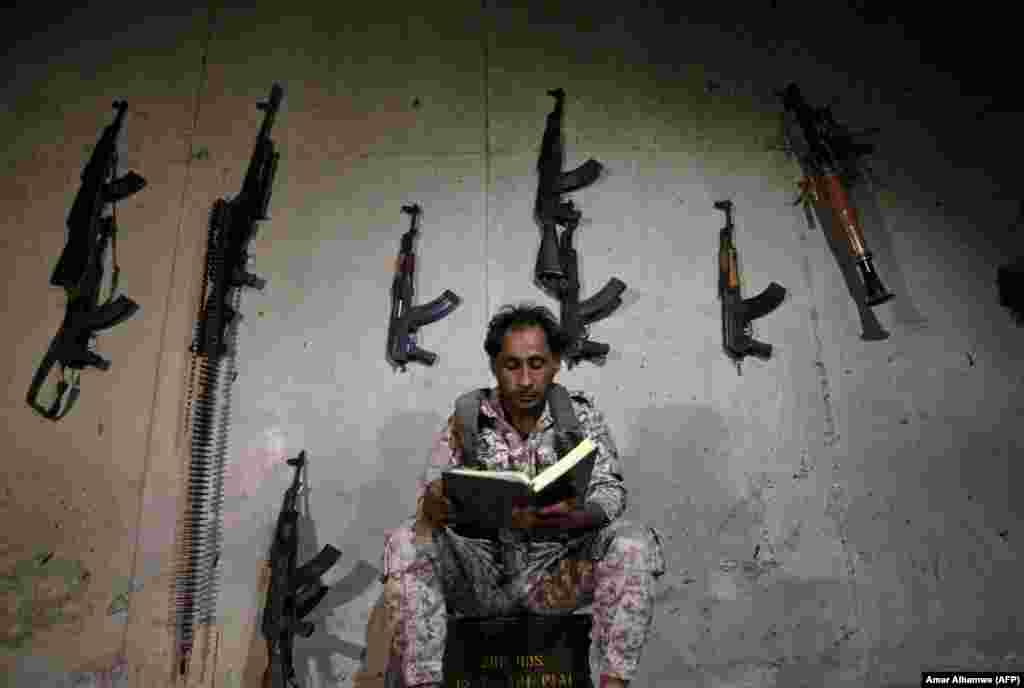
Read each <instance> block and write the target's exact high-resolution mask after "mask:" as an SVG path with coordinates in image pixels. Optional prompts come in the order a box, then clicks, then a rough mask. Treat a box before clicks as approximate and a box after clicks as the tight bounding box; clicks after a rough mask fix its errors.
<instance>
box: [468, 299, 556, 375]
mask: <svg viewBox="0 0 1024 688" xmlns="http://www.w3.org/2000/svg"><path fill="white" fill-rule="evenodd" d="M524 327H541V328H543V329H544V337H545V339H547V344H548V348H549V349H551V353H552V354H554V355H555V356H561V355H562V353H563V352H564V351H565V350H566V349H567V348H568V347H569V337H568V336H566V334H565V332H563V330H562V327H561V326H560V325H559V324H558V321H557V320H556V319H555V315H554V314H553V313H552V312H551V311H550V310H548V309H547V308H545V307H544V306H538V305H536V304H533V303H529V302H524V303H520V304H518V305H515V306H511V305H509V306H502V308H501V310H499V311H498V312H497V313H496V314H495V316H494V317H493V318H491V322H490V323H489V324H488V325H487V338H486V339H485V340H484V351H486V352H487V355H488V356H489V357H490V359H491V363H494V361H495V359H497V358H498V354H499V353H501V347H502V345H503V344H504V341H505V335H506V334H507V333H508V331H509V330H518V329H521V328H524Z"/></svg>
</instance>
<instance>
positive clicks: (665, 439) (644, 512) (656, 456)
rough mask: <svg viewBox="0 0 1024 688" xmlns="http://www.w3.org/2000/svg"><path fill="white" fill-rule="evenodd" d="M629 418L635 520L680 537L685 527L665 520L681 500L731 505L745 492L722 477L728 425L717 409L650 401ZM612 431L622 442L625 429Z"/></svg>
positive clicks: (627, 460)
mask: <svg viewBox="0 0 1024 688" xmlns="http://www.w3.org/2000/svg"><path fill="white" fill-rule="evenodd" d="M628 418H629V420H628V421H627V422H628V423H629V437H630V444H631V447H630V451H629V453H628V455H622V452H621V450H620V458H621V461H622V471H623V480H624V482H625V484H626V489H627V490H628V491H629V504H630V506H629V510H628V516H627V517H628V518H629V519H630V520H637V521H642V522H649V523H650V524H651V525H653V526H655V527H656V528H658V529H659V530H662V531H663V532H664V533H665V534H666V535H667V536H678V535H679V534H680V533H679V532H678V530H679V527H680V526H679V525H677V524H674V523H672V522H671V520H668V522H666V521H667V519H671V517H672V515H673V514H674V512H675V511H676V509H677V507H678V506H679V505H680V504H682V503H684V502H685V503H687V504H696V505H697V506H700V505H706V506H715V505H717V506H720V507H721V508H722V509H723V510H726V509H728V507H729V506H730V505H732V504H733V503H734V502H735V501H736V499H737V498H738V497H739V496H740V495H739V493H738V490H735V489H730V488H729V486H728V485H725V484H724V483H723V481H722V479H721V478H722V476H724V475H725V474H726V471H725V470H724V468H725V466H724V462H725V461H727V459H726V458H724V457H727V456H728V454H729V451H728V440H729V428H728V426H727V425H726V419H725V418H724V417H723V416H722V415H720V414H719V413H717V412H716V411H714V410H713V409H712V408H710V407H708V406H696V405H679V404H677V405H670V406H662V407H653V406H649V407H644V408H641V409H637V410H634V411H632V412H631V413H630V415H629V416H628ZM611 432H612V436H613V437H615V438H616V439H617V441H620V442H621V440H620V439H619V438H621V437H622V432H621V430H620V429H619V428H612V429H611ZM666 548H668V545H667V543H666ZM668 554H669V553H668V552H666V558H668Z"/></svg>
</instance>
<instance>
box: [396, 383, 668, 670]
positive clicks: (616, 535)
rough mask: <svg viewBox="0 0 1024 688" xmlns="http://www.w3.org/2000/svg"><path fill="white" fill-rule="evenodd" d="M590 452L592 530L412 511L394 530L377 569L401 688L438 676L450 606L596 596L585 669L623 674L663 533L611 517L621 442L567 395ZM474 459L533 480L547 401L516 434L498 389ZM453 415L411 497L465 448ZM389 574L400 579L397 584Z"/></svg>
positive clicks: (490, 612)
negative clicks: (472, 528)
mask: <svg viewBox="0 0 1024 688" xmlns="http://www.w3.org/2000/svg"><path fill="white" fill-rule="evenodd" d="M570 396H571V399H572V403H573V409H574V411H575V412H576V415H577V417H578V418H579V422H580V425H581V426H582V429H583V431H584V433H585V434H586V436H587V437H589V438H590V439H591V440H593V441H594V443H595V444H596V445H597V451H598V458H597V460H596V461H595V464H594V470H593V474H592V477H591V481H590V488H589V489H588V491H587V494H586V496H585V500H584V501H585V502H586V503H588V504H594V503H596V504H598V505H600V506H601V508H602V509H603V511H604V512H605V514H607V516H608V518H609V520H610V522H609V523H607V524H606V525H604V526H603V527H601V528H597V529H594V530H590V531H583V530H577V531H557V532H552V533H548V534H541V533H540V532H538V531H532V532H527V531H521V530H511V529H503V530H501V531H498V533H497V534H496V537H492V538H477V537H467V536H466V535H462V534H459V533H456V532H454V531H453V529H452V528H451V527H445V528H438V529H434V530H433V532H432V533H431V532H430V529H429V528H426V527H425V526H424V524H423V521H422V520H421V521H419V522H418V521H417V519H416V518H410V519H409V520H407V521H406V522H405V523H403V524H402V525H401V526H400V527H399V528H397V529H395V530H394V531H392V532H391V533H390V534H389V535H388V537H387V540H386V544H385V549H384V555H383V558H382V559H383V565H382V568H383V571H384V574H383V575H384V577H385V578H387V577H388V576H395V578H393V579H392V581H393V582H392V586H394V587H393V588H392V589H393V590H396V591H397V596H398V600H397V605H395V603H394V601H392V604H393V606H397V608H398V609H397V614H398V619H397V632H396V634H395V639H394V644H393V653H392V655H393V662H392V669H393V670H394V671H399V672H400V673H401V675H402V678H403V679H404V684H405V685H406V686H416V685H420V684H428V685H430V684H433V683H439V682H441V680H442V658H443V655H444V642H445V634H446V631H447V613H448V612H449V611H451V612H453V613H455V614H457V615H465V616H501V615H508V614H516V613H522V612H523V611H525V610H528V611H529V612H530V613H534V614H568V613H571V612H572V611H573V610H576V609H580V608H581V607H585V606H587V605H590V604H593V622H594V624H593V630H592V633H591V658H590V662H591V672H592V676H593V677H594V681H595V682H596V681H597V680H598V677H599V676H600V675H602V674H607V675H611V676H618V677H619V678H622V679H625V680H630V679H632V678H633V676H634V674H635V673H636V669H637V663H638V662H639V660H640V654H641V651H642V650H643V647H644V644H645V643H646V641H647V638H648V635H649V633H650V630H651V623H652V620H653V615H654V579H655V578H657V577H658V576H661V575H662V574H663V573H664V572H665V561H664V553H663V549H662V544H661V538H660V536H659V534H658V533H657V531H655V530H654V529H653V528H650V527H647V526H643V525H641V524H637V523H632V522H629V521H625V520H622V519H620V518H619V516H620V515H621V514H622V512H623V511H624V510H625V508H626V489H625V487H624V486H623V484H622V468H621V466H620V464H619V457H618V451H617V449H616V448H615V443H614V442H613V440H612V437H611V434H610V433H609V431H608V426H607V424H606V423H605V420H604V417H603V415H602V414H601V412H600V411H598V409H597V408H596V407H595V406H594V402H593V399H592V398H590V397H589V396H587V395H583V394H580V393H573V394H571V395H570ZM480 413H481V415H480V429H479V434H478V436H477V459H478V461H480V462H482V463H483V465H484V466H486V468H488V469H492V470H519V471H522V472H524V473H526V474H527V475H528V476H530V477H533V476H534V475H536V474H537V473H539V472H540V471H541V470H543V469H544V468H546V467H547V466H550V465H551V464H553V463H554V462H555V460H556V454H555V449H554V446H553V441H554V422H553V419H552V417H551V413H550V409H549V408H545V410H544V413H543V415H542V416H541V418H540V420H539V422H538V424H537V427H536V429H535V430H534V432H532V433H530V435H529V436H528V437H527V438H526V440H523V439H522V437H521V435H520V434H519V432H518V431H517V430H516V429H515V428H514V427H513V426H512V425H511V423H510V422H509V421H508V419H507V418H506V416H505V412H504V409H502V407H501V404H500V402H499V401H498V400H497V390H496V389H491V390H490V391H489V393H488V395H487V397H486V398H484V399H483V401H482V402H481V405H480ZM455 444H457V443H456V442H455V441H454V440H453V434H452V423H451V422H449V424H448V427H447V428H446V429H445V430H443V431H442V432H441V433H439V436H438V438H437V440H436V442H435V444H434V447H433V450H432V452H431V457H430V462H429V464H428V466H427V469H426V471H425V472H424V475H423V476H422V477H421V480H420V485H419V495H420V497H422V496H423V495H424V494H425V491H426V487H427V485H428V484H429V483H430V482H432V481H434V480H437V479H439V478H440V477H441V471H442V470H444V469H445V468H448V467H453V466H458V465H460V464H461V460H462V450H461V448H460V447H458V446H453V445H455ZM394 581H397V585H396V583H395V582H394Z"/></svg>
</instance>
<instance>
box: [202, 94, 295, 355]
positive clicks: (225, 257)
mask: <svg viewBox="0 0 1024 688" xmlns="http://www.w3.org/2000/svg"><path fill="white" fill-rule="evenodd" d="M283 98H284V89H283V88H281V86H280V85H279V84H274V85H273V86H272V87H271V89H270V97H269V98H268V99H267V100H266V101H265V102H261V103H257V104H256V107H257V108H258V109H260V110H262V111H263V112H265V113H266V114H265V115H264V116H263V124H262V125H261V126H260V131H259V133H258V134H257V136H256V145H255V146H254V147H253V153H252V157H251V158H250V160H249V167H248V168H247V169H246V171H245V178H244V179H243V180H242V190H241V191H240V192H239V193H238V194H237V195H236V196H235V197H234V198H232V199H231V200H230V201H227V200H224V199H223V198H218V199H217V200H216V201H214V204H213V210H212V212H211V213H210V232H209V235H208V243H207V249H206V274H205V275H204V284H203V305H202V307H201V310H200V314H199V319H198V323H197V332H196V339H195V343H194V344H193V353H194V354H196V355H199V356H202V357H205V358H207V359H219V358H221V357H222V356H224V355H225V354H227V353H228V349H229V346H228V343H227V336H226V335H227V330H228V327H229V326H230V325H231V324H232V321H234V320H235V319H236V318H237V317H238V313H237V312H236V310H235V306H236V304H235V296H236V294H237V293H238V292H239V290H240V289H241V288H242V287H250V288H252V289H256V290H262V289H263V287H265V286H266V280H264V279H261V278H260V277H257V276H256V275H252V274H250V273H248V272H247V271H246V264H247V263H248V261H249V254H248V247H249V243H250V242H251V241H252V239H253V238H254V237H255V236H256V229H257V227H256V223H257V222H260V221H262V220H268V219H270V218H269V217H267V208H268V207H269V205H270V193H271V189H272V188H273V185H274V176H275V175H276V173H277V163H278V160H279V159H280V157H281V154H280V153H278V152H276V151H275V150H274V141H273V140H272V139H271V138H270V130H271V128H272V127H273V126H274V118H275V117H276V116H277V112H278V110H279V109H280V108H281V100H282V99H283Z"/></svg>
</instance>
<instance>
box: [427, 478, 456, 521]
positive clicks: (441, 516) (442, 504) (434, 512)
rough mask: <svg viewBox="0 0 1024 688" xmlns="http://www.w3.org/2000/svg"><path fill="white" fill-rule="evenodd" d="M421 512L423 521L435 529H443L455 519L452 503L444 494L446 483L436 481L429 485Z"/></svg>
mask: <svg viewBox="0 0 1024 688" xmlns="http://www.w3.org/2000/svg"><path fill="white" fill-rule="evenodd" d="M420 510H421V514H422V516H423V519H424V520H425V521H427V523H429V524H430V526H431V527H434V528H443V527H444V526H446V525H448V523H449V522H450V521H451V520H452V519H453V518H454V517H455V509H454V507H453V506H452V502H451V500H450V499H448V497H446V496H445V494H444V481H442V480H435V481H434V482H432V483H430V484H429V485H427V492H426V494H424V495H423V501H422V503H421V505H420Z"/></svg>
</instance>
